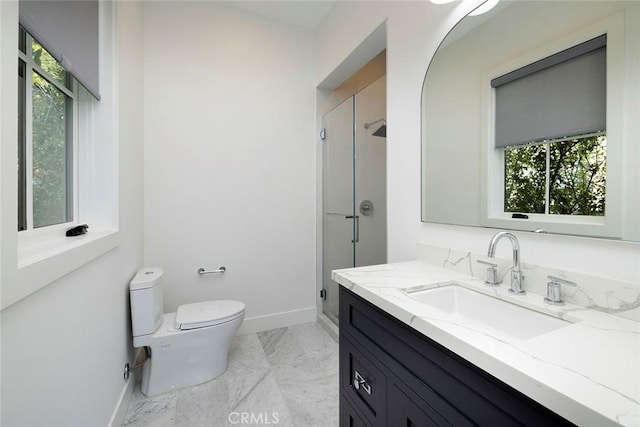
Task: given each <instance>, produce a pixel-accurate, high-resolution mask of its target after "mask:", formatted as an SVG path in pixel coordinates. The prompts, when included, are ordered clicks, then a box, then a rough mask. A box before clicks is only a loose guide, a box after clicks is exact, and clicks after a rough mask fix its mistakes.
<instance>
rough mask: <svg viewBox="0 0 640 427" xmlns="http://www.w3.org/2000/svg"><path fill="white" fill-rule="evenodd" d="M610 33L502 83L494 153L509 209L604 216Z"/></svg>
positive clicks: (493, 83) (496, 85)
mask: <svg viewBox="0 0 640 427" xmlns="http://www.w3.org/2000/svg"><path fill="white" fill-rule="evenodd" d="M606 65H607V62H606V35H603V36H600V37H596V38H594V39H592V40H589V41H586V42H584V43H581V44H579V45H576V46H573V47H571V48H569V49H566V50H564V51H561V52H559V53H557V54H555V55H552V56H549V57H547V58H543V59H541V60H539V61H536V62H534V63H532V64H529V65H526V66H524V67H521V68H519V69H517V70H515V71H512V72H510V73H507V74H505V75H503V76H500V77H498V78H495V79H493V80H492V81H491V86H492V87H494V88H495V96H496V106H495V141H494V142H495V149H496V153H497V155H498V156H501V158H502V163H503V165H502V166H503V167H502V170H503V175H502V179H503V182H502V186H501V188H502V189H503V209H504V212H505V213H512V214H516V213H519V214H522V215H513V216H512V217H513V218H519V219H527V218H528V214H536V215H556V216H557V215H573V216H591V217H603V216H604V215H605V202H606V160H607V132H606V84H607V82H606V68H607V67H606Z"/></svg>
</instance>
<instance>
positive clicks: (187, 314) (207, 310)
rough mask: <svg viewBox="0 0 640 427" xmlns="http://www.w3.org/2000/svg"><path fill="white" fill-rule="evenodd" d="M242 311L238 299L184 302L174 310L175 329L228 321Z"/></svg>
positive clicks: (201, 326)
mask: <svg viewBox="0 0 640 427" xmlns="http://www.w3.org/2000/svg"><path fill="white" fill-rule="evenodd" d="M243 313H244V304H243V303H241V302H240V301H231V300H217V301H204V302H196V303H193V304H184V305H181V306H179V307H178V310H177V311H176V321H175V325H176V329H179V330H181V331H185V330H189V329H198V328H205V327H207V326H214V325H219V324H221V323H225V322H229V321H231V320H233V319H235V318H237V317H238V316H240V315H242V314H243Z"/></svg>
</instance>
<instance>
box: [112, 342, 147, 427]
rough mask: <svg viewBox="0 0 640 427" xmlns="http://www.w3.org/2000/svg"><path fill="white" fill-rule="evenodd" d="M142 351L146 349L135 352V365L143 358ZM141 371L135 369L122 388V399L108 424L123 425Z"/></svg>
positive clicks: (118, 426)
mask: <svg viewBox="0 0 640 427" xmlns="http://www.w3.org/2000/svg"><path fill="white" fill-rule="evenodd" d="M142 351H144V349H143V348H139V349H137V351H136V352H135V355H136V357H135V358H134V363H133V365H135V364H136V363H138V361H139V360H140V359H141V355H142V353H141V352H142ZM141 371H142V370H141V369H138V370H137V371H133V373H132V374H131V376H130V377H129V380H128V381H127V383H126V384H125V385H124V387H123V388H122V392H121V393H120V399H118V403H117V404H116V407H115V409H114V410H113V414H112V415H111V420H109V424H108V426H109V427H120V426H122V423H123V422H124V418H125V416H126V415H127V409H129V403H131V396H133V391H134V390H135V388H136V384H137V383H138V380H139V375H140V373H141Z"/></svg>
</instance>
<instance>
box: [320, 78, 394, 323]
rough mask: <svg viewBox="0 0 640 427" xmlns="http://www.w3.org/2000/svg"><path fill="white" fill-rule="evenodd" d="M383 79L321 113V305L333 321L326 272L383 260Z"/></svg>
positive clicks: (332, 285)
mask: <svg viewBox="0 0 640 427" xmlns="http://www.w3.org/2000/svg"><path fill="white" fill-rule="evenodd" d="M385 117H386V79H385V77H381V78H379V79H378V80H376V81H375V82H373V83H371V84H370V85H369V86H367V87H366V88H364V89H363V90H361V91H360V92H358V93H356V94H355V95H353V96H351V97H349V98H348V99H347V100H345V101H344V102H342V103H341V104H340V105H338V106H337V107H336V108H334V109H333V110H331V111H330V112H328V113H327V114H325V115H324V116H323V128H324V129H323V132H322V133H323V135H322V137H323V145H322V146H323V150H322V154H323V161H322V188H323V194H322V201H323V206H322V230H323V232H322V239H323V240H322V242H323V243H322V260H323V261H322V286H323V289H322V292H321V296H322V298H323V301H322V309H323V312H324V314H325V315H326V316H327V317H328V318H329V319H331V320H332V321H333V322H334V323H336V324H337V323H338V284H337V283H336V282H334V281H333V280H331V271H332V270H336V269H340V268H349V267H360V266H365V265H373V264H384V263H385V262H386V260H387V225H386V224H387V215H386V214H387V206H386V205H387V196H386V157H387V156H386V153H387V149H386V142H387V140H386V119H385Z"/></svg>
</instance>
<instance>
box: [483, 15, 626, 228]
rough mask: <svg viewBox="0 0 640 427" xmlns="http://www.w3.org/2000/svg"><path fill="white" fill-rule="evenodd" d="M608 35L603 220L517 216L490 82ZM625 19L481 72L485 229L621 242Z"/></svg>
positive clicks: (608, 21)
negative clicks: (507, 193) (507, 192)
mask: <svg viewBox="0 0 640 427" xmlns="http://www.w3.org/2000/svg"><path fill="white" fill-rule="evenodd" d="M602 34H607V53H606V55H607V113H606V114H607V129H606V132H607V180H606V201H605V215H604V216H584V215H561V214H527V215H528V217H529V218H528V219H519V218H512V212H505V210H504V176H505V170H504V166H505V165H504V150H503V149H496V148H495V147H494V135H495V114H494V113H495V89H493V88H492V87H491V80H493V79H495V78H497V77H499V76H502V75H504V74H507V73H509V72H511V71H514V70H517V69H519V68H521V67H523V66H526V65H528V64H531V63H534V62H536V61H538V60H541V59H544V58H546V57H549V56H551V55H553V54H555V53H558V52H561V51H563V50H565V49H568V48H571V47H573V46H576V45H578V44H580V43H583V42H585V41H588V40H590V39H593V38H595V37H598V36H600V35H602ZM624 35H625V29H624V16H623V14H617V15H613V16H610V17H608V18H606V19H604V20H602V21H599V22H596V23H594V24H592V25H590V26H588V27H585V28H583V29H582V30H579V31H576V32H574V33H572V34H569V35H567V36H565V37H562V38H559V39H557V40H554V41H552V42H550V43H549V44H546V45H544V46H541V47H539V48H537V49H534V50H532V51H529V52H525V53H523V54H522V55H520V56H519V57H517V58H514V59H513V60H511V61H508V62H506V63H503V64H499V65H497V66H496V67H494V68H492V69H490V70H487V71H485V72H483V73H482V77H481V81H480V84H481V105H482V108H481V120H480V122H481V156H480V170H481V182H480V192H481V200H482V205H481V212H480V223H481V225H482V226H485V227H492V228H503V229H504V228H506V229H515V230H529V231H538V232H550V233H562V234H573V235H580V236H598V237H607V238H621V236H622V221H623V211H622V192H623V189H622V187H623V186H622V182H623V172H622V169H623V167H622V166H623V164H624V159H623V155H622V153H623V151H624V148H625V141H624V139H623V135H624V129H623V123H624V102H623V100H624V94H623V87H624V69H625V66H626V64H625V56H624V44H625V43H624Z"/></svg>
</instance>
